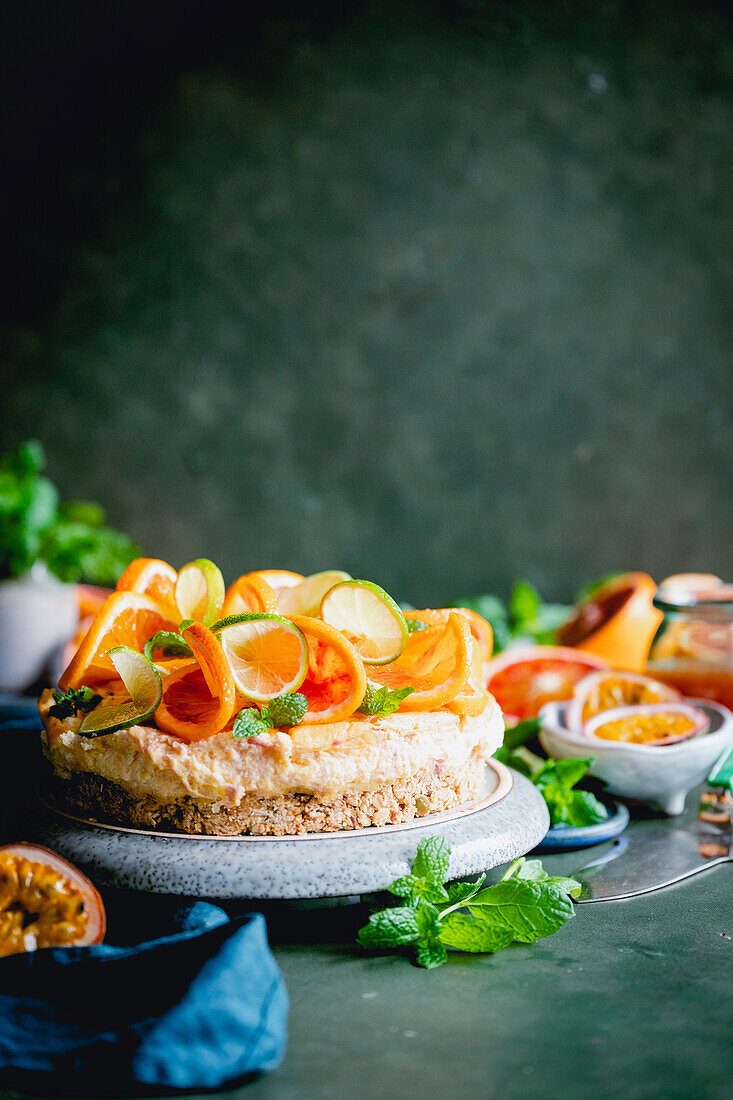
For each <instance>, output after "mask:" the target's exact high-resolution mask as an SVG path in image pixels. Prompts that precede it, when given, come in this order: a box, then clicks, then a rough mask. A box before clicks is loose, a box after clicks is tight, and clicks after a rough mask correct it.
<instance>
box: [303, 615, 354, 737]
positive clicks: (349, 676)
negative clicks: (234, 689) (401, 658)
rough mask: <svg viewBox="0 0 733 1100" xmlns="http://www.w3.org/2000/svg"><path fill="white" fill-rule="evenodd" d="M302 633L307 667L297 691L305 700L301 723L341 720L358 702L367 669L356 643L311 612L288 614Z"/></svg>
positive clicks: (312, 723) (349, 713)
mask: <svg viewBox="0 0 733 1100" xmlns="http://www.w3.org/2000/svg"><path fill="white" fill-rule="evenodd" d="M290 621H291V622H292V624H293V626H296V627H297V628H298V629H299V630H301V631H302V632H303V634H304V635H305V640H306V643H307V645H308V671H307V673H306V675H305V679H304V680H303V682H302V684H301V685H300V687H299V688H298V691H299V692H300V693H301V694H302V695H305V697H306V699H307V700H308V710H307V711H306V714H305V717H304V718H303V719H302V722H301V724H305V723H309V724H311V725H314V724H316V725H317V724H320V723H322V722H340V721H342V720H343V719H344V718H348V717H349V715H351V714H353V713H354V711H355V710H356V709H357V708H358V707H359V706H360V705H361V701H362V699H363V698H364V692H365V691H366V673H365V672H364V665H363V663H362V660H361V657H360V656H359V654H358V653H357V651H356V649H355V647H354V646H353V645H352V644H351V642H350V641H349V640H348V638H346V636H345V635H344V634H342V633H341V631H340V630H337V629H336V627H334V626H329V625H328V623H324V622H322V621H321V620H320V619H314V618H312V617H311V616H310V615H293V616H291V618H290Z"/></svg>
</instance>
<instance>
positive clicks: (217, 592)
mask: <svg viewBox="0 0 733 1100" xmlns="http://www.w3.org/2000/svg"><path fill="white" fill-rule="evenodd" d="M175 595H176V606H177V607H178V611H179V614H180V616H181V618H182V619H193V620H194V621H195V622H197V623H203V624H204V626H209V625H210V623H213V622H214V620H215V619H218V618H219V616H220V615H221V609H222V605H223V603H224V578H223V577H222V575H221V570H220V569H219V568H218V566H216V565H214V563H213V561H209V559H208V558H197V559H196V561H190V562H189V563H188V565H184V566H183V568H182V569H181V571H180V572H179V574H178V580H177V581H176V593H175Z"/></svg>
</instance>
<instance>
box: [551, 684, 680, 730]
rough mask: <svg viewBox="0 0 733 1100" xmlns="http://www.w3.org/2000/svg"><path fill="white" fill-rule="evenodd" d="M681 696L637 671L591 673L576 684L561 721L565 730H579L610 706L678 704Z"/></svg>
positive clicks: (672, 689) (665, 685)
mask: <svg viewBox="0 0 733 1100" xmlns="http://www.w3.org/2000/svg"><path fill="white" fill-rule="evenodd" d="M681 698H682V696H681V695H680V693H679V692H678V691H676V690H675V689H674V688H672V687H669V686H668V685H667V684H662V683H660V682H659V680H653V679H652V677H651V676H644V675H642V673H640V672H616V671H614V670H606V671H604V672H591V673H590V674H589V675H588V676H585V677H584V678H583V679H582V680H581V681H580V683H578V684H577V685H576V687H575V690H574V692H573V698H572V700H571V702H570V705H569V706H568V709H567V713H566V717H565V724H566V725H567V727H568V729H570V730H578V731H579V730H581V729H582V728H583V726H584V724H585V723H586V722H587V721H588V719H589V718H593V717H594V716H595V715H596V714H600V713H601V712H602V711H605V710H610V709H611V708H612V707H624V706H636V705H638V704H639V703H678V702H679V701H680V700H681Z"/></svg>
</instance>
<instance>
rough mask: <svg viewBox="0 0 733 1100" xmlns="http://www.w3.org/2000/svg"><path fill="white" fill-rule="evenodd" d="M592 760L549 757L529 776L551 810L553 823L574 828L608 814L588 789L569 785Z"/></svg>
mask: <svg viewBox="0 0 733 1100" xmlns="http://www.w3.org/2000/svg"><path fill="white" fill-rule="evenodd" d="M592 763H593V761H592V760H548V761H547V762H546V763H544V764H543V765H542V766H541V767H540V768H539V769H538V770H537V771H536V772H534V773H533V775H532V777H531V778H532V782H533V783H534V784H535V786H536V787H537V788H538V789H539V791H540V792H541V794H542V797H543V798H544V800H545V802H546V803H547V808H548V810H549V811H550V820H551V822H552V824H553V825H569V826H572V827H573V828H577V827H581V826H583V825H595V824H597V823H598V822H599V821H605V820H606V818H607V817H608V811H607V810H606V807H605V806H604V805H603V803H602V802H600V801H599V800H598V799H597V798H596V797H595V795H593V794H591V793H590V791H574V790H572V789H571V788H572V787H574V785H575V784H576V783H578V782H579V780H581V779H582V778H583V776H584V775H585V773H586V772H587V770H588V768H589V767H590V765H591V764H592Z"/></svg>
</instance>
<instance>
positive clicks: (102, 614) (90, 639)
mask: <svg viewBox="0 0 733 1100" xmlns="http://www.w3.org/2000/svg"><path fill="white" fill-rule="evenodd" d="M175 629H176V624H175V623H172V622H171V620H170V619H169V618H168V616H167V615H166V612H165V610H164V609H163V607H162V606H161V605H160V604H159V603H157V601H155V600H153V599H151V598H150V597H149V596H141V595H140V594H139V593H137V592H113V593H112V595H111V596H108V597H107V599H106V600H105V601H104V603H103V604H102V606H101V607H100V609H99V611H98V612H97V614H96V615H95V617H94V620H93V622H92V625H91V626H90V627H89V630H88V632H87V634H86V637H85V638H84V640H83V642H82V643H81V645H80V646H79V648H78V650H77V651H76V653H75V654H74V656H73V657H72V659H71V663H70V664H69V667H68V668H67V669H66V671H65V672H64V674H63V676H62V677H61V679H60V680H59V687H61V689H62V690H63V691H68V689H69V688H76V687H80V686H81V685H82V684H87V685H95V684H100V683H104V682H105V681H107V680H111V679H114V678H116V676H117V671H116V669H115V667H114V665H113V664H112V661H111V660H110V658H109V657H108V656H107V654H108V652H109V650H110V649H114V648H115V646H119V645H126V646H129V647H130V648H131V649H136V650H138V651H140V650H142V648H143V646H144V645H145V643H146V641H147V640H148V638H152V636H153V634H155V633H156V632H157V631H159V630H170V631H175Z"/></svg>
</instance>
